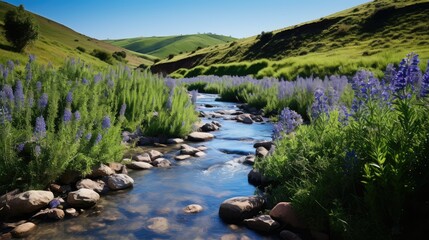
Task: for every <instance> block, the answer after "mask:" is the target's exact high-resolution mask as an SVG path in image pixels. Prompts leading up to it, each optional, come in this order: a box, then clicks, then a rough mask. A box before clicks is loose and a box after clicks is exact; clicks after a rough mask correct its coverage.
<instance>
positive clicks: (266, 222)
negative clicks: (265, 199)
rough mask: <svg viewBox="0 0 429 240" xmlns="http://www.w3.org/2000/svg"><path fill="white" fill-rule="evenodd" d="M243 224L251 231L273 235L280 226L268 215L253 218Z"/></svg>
mask: <svg viewBox="0 0 429 240" xmlns="http://www.w3.org/2000/svg"><path fill="white" fill-rule="evenodd" d="M244 224H246V226H247V227H248V228H250V229H252V230H255V231H258V232H264V233H273V232H274V231H276V230H277V229H279V228H280V224H279V223H278V222H277V221H275V220H273V219H272V218H271V217H270V215H260V216H257V217H254V218H250V219H245V220H244Z"/></svg>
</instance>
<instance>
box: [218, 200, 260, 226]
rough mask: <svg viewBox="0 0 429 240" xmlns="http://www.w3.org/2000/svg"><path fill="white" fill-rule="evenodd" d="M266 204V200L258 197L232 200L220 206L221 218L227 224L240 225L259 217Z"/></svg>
mask: <svg viewBox="0 0 429 240" xmlns="http://www.w3.org/2000/svg"><path fill="white" fill-rule="evenodd" d="M264 204H265V202H264V199H263V198H261V197H258V196H250V197H234V198H230V199H227V200H225V201H224V202H223V203H222V204H221V205H220V208H219V217H220V218H221V219H222V220H223V221H225V222H227V223H240V222H241V221H243V220H244V219H248V218H252V217H254V216H255V215H257V214H258V213H259V211H261V210H262V209H263V208H264Z"/></svg>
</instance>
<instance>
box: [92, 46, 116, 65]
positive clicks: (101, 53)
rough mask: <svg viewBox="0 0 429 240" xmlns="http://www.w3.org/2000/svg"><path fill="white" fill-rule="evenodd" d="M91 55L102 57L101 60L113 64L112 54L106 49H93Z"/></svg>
mask: <svg viewBox="0 0 429 240" xmlns="http://www.w3.org/2000/svg"><path fill="white" fill-rule="evenodd" d="M91 55H92V56H94V57H96V58H98V59H100V60H101V61H104V62H106V63H109V64H112V54H110V53H108V52H106V51H104V50H100V49H94V50H93V51H92V53H91Z"/></svg>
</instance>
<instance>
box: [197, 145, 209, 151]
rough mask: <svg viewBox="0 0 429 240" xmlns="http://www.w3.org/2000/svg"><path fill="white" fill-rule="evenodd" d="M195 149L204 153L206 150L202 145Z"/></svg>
mask: <svg viewBox="0 0 429 240" xmlns="http://www.w3.org/2000/svg"><path fill="white" fill-rule="evenodd" d="M197 149H198V150H200V151H206V150H207V149H208V148H207V147H206V146H204V145H201V146H198V147H197Z"/></svg>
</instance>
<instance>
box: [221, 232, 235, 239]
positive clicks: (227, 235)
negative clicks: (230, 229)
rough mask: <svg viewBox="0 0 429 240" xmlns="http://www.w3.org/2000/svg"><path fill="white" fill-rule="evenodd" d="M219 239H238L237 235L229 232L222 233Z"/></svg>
mask: <svg viewBox="0 0 429 240" xmlns="http://www.w3.org/2000/svg"><path fill="white" fill-rule="evenodd" d="M220 239H221V240H238V237H237V235H235V234H232V233H230V234H225V235H223V236H222V237H221V238H220Z"/></svg>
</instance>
